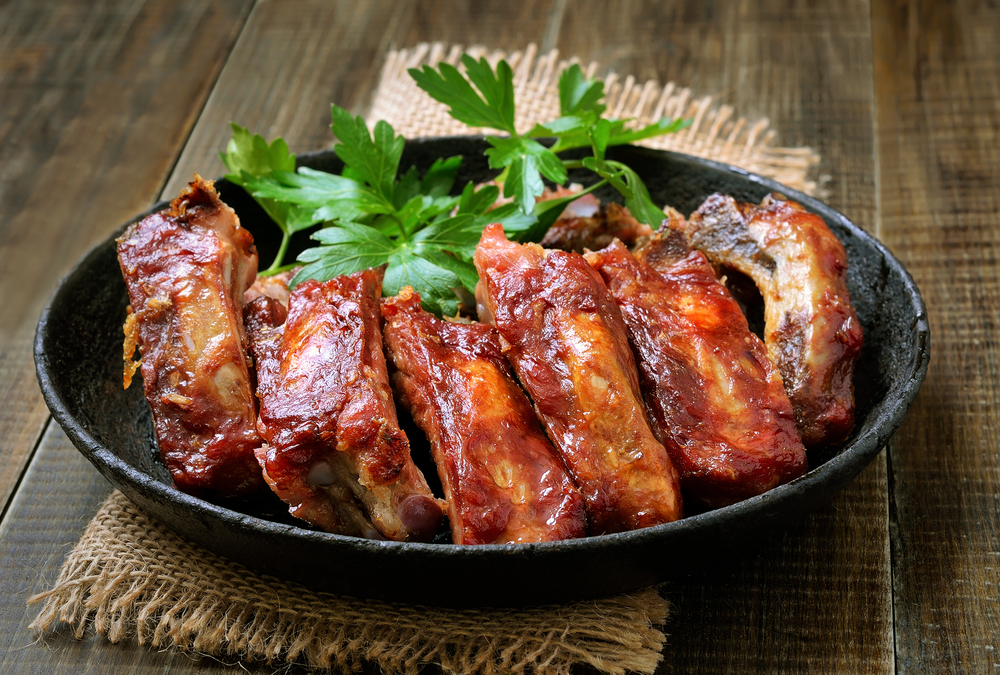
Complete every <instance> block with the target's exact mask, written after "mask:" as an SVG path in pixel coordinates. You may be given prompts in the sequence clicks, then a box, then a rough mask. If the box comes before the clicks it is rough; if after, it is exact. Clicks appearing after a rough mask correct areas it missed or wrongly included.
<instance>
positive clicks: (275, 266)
mask: <svg viewBox="0 0 1000 675" xmlns="http://www.w3.org/2000/svg"><path fill="white" fill-rule="evenodd" d="M291 239H292V235H290V234H289V233H288V232H285V231H284V230H282V232H281V246H279V247H278V255H276V256H274V262H272V263H271V266H270V267H268V268H267V269H266V270H264V271H263V272H261V273H260V274H261V276H265V277H269V276H271V275H273V274H278V273H279V272H281V271H282V269H281V267H282V265H281V263H282V262H284V260H285V253H287V252H288V242H289V241H291Z"/></svg>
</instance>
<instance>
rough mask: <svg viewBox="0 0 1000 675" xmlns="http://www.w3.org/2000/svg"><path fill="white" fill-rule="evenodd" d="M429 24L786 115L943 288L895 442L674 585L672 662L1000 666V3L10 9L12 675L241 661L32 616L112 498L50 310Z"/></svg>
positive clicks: (303, 0) (0, 418) (777, 122)
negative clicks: (64, 424)
mask: <svg viewBox="0 0 1000 675" xmlns="http://www.w3.org/2000/svg"><path fill="white" fill-rule="evenodd" d="M430 40H442V41H446V42H457V43H461V44H474V43H479V44H485V45H487V46H490V47H496V48H501V49H508V50H513V49H520V48H523V47H524V46H525V45H526V44H527V43H529V42H535V43H536V44H538V45H539V47H540V48H541V49H543V50H544V49H548V48H550V47H557V48H558V49H559V50H560V52H561V53H562V54H564V55H573V54H575V55H577V56H579V57H580V58H581V59H583V60H584V61H589V60H591V59H593V60H597V61H599V62H600V63H602V64H603V65H605V66H608V67H611V68H614V69H615V70H616V71H617V72H619V73H621V74H629V73H631V74H634V75H635V76H636V77H637V78H639V79H647V78H654V77H655V78H657V79H659V80H660V81H667V80H673V81H675V82H677V83H678V84H680V85H685V86H691V87H693V88H694V89H695V90H696V91H697V92H698V93H701V94H712V95H715V96H717V97H718V98H719V100H720V101H721V102H724V103H728V104H730V105H733V106H734V107H735V108H736V109H737V111H739V113H740V114H742V115H745V116H747V117H751V118H752V117H758V116H767V117H768V118H770V120H771V122H772V126H773V128H775V129H776V130H777V131H778V134H779V138H780V141H781V143H782V144H784V145H809V146H812V147H815V148H817V149H818V151H819V152H820V154H821V155H822V158H823V160H822V164H821V166H820V171H819V172H820V173H821V174H824V175H827V176H829V179H828V180H827V182H826V184H825V186H826V189H827V191H828V197H827V201H829V202H830V203H831V205H832V206H834V207H835V208H837V209H840V210H842V211H844V212H845V213H847V214H848V215H850V216H851V217H852V218H853V219H854V220H855V221H856V222H858V223H859V224H861V225H862V226H863V227H864V228H866V229H867V230H868V231H869V232H872V233H873V234H875V235H876V236H878V237H879V238H880V239H881V240H882V241H884V242H885V243H886V244H887V245H888V246H889V247H890V248H891V249H892V250H893V252H894V253H896V255H897V256H899V257H900V259H901V260H902V261H903V262H904V264H905V265H906V266H907V267H908V269H909V270H910V272H911V273H912V274H913V276H914V278H915V280H916V282H917V284H918V285H919V286H920V288H921V290H922V292H923V294H924V297H925V300H926V301H927V304H928V307H929V310H930V316H931V325H932V331H933V338H932V343H933V346H932V359H931V367H930V371H929V373H928V377H927V380H926V382H925V384H924V387H923V390H922V392H921V394H920V396H919V397H918V399H917V402H916V405H915V406H914V408H913V410H912V411H911V414H910V415H909V417H908V418H907V421H906V422H905V423H904V425H903V427H902V428H901V429H900V431H899V432H898V433H897V434H896V436H895V438H894V439H893V441H892V442H891V443H890V446H889V448H888V452H887V453H883V454H882V455H880V456H879V458H878V459H877V460H876V461H875V462H874V463H873V464H872V466H871V467H869V468H868V469H867V470H866V471H865V472H864V473H863V474H862V475H861V477H859V479H858V480H856V481H854V482H853V483H852V484H851V485H850V486H849V487H848V489H846V490H845V491H844V492H843V493H842V494H840V495H839V496H838V497H837V498H836V499H835V500H834V501H833V502H831V503H830V504H829V505H828V506H826V507H825V508H823V509H821V510H820V511H819V512H817V513H816V514H814V515H812V516H810V517H809V518H808V519H807V520H806V521H805V522H804V523H803V524H802V525H800V526H798V527H796V528H794V529H791V530H789V531H787V532H785V533H783V534H781V535H777V536H775V537H773V538H772V539H770V540H768V541H764V542H761V543H760V545H759V546H757V547H755V548H753V549H751V550H747V551H746V552H744V553H743V554H742V555H737V556H734V558H733V559H732V560H726V561H720V564H719V565H718V566H716V567H713V568H709V569H706V570H704V571H702V572H700V573H698V574H692V575H690V576H688V577H686V578H682V579H677V580H675V581H674V582H673V583H672V584H671V585H670V586H669V587H668V590H667V593H668V594H669V596H670V598H671V599H672V600H673V601H674V602H675V605H676V606H675V610H676V611H675V614H674V616H673V618H672V619H671V621H670V623H669V624H668V626H667V630H668V632H669V633H670V640H669V644H668V646H667V648H666V649H665V650H664V665H663V666H662V667H661V671H662V672H675V673H747V672H866V673H892V672H897V671H898V672H954V673H965V672H970V673H972V672H995V670H996V669H997V668H998V667H1000V665H998V664H1000V656H998V654H997V650H998V648H1000V645H998V635H1000V613H998V609H997V607H998V606H1000V602H998V600H1000V598H998V590H997V589H998V587H1000V586H998V585H1000V490H998V488H1000V485H998V483H1000V451H998V447H1000V439H998V433H997V432H998V428H997V424H998V416H1000V413H998V410H1000V400H998V398H1000V387H998V380H997V371H998V365H997V364H998V362H1000V361H998V357H1000V354H998V351H1000V340H998V335H997V328H998V325H1000V316H998V314H1000V310H998V301H1000V278H998V277H1000V271H998V270H1000V263H998V251H997V244H998V240H1000V49H998V48H997V46H996V45H997V43H998V42H1000V7H998V6H997V5H996V3H988V2H972V1H969V2H955V3H942V2H932V1H927V2H889V1H878V0H875V1H874V2H872V3H870V4H869V3H868V2H864V1H863V0H852V1H844V2H806V1H805V0H799V1H795V0H791V1H785V2H777V1H776V0H758V1H756V2H736V1H735V0H733V1H732V2H695V1H692V0H688V1H685V2H673V1H663V2H652V1H651V2H616V3H608V2H599V1H596V0H595V1H593V2H585V1H580V2H574V1H573V0H551V1H542V0H539V1H537V2H510V1H507V2H446V1H444V0H404V1H401V2H389V1H388V0H386V1H384V2H378V1H373V0H352V1H349V2H326V1H320V0H311V1H310V0H284V1H282V2H277V1H275V0H270V1H263V0H258V1H257V2H256V3H255V2H253V1H252V0H246V1H241V0H216V1H214V2H205V1H200V2H175V1H171V2H165V1H156V2H154V1H150V2H145V3H138V2H126V1H117V0H108V1H106V2H100V3H91V2H82V1H79V2H72V1H69V0H62V1H55V0H47V1H45V2H40V1H38V0H8V1H7V2H0V453H2V459H3V461H2V463H0V503H2V504H3V505H4V506H3V520H2V522H0V570H3V571H2V572H0V598H2V600H0V672H3V673H8V672H10V673H46V674H48V673H67V674H68V673H146V672H150V673H151V672H157V673H208V672H219V673H221V672H239V668H240V666H238V665H233V664H227V663H222V662H219V661H215V660H212V659H204V658H201V659H200V658H196V657H193V656H191V655H185V654H178V653H170V652H165V653H163V652H160V653H157V652H148V651H146V650H145V649H143V648H140V647H137V646H135V645H129V644H126V645H121V644H120V645H110V644H107V643H106V642H104V641H103V640H101V639H98V638H95V637H93V636H92V635H90V636H87V637H86V638H85V639H84V640H82V641H77V640H75V639H74V638H73V637H72V635H70V634H69V633H68V632H66V631H63V632H60V633H58V634H56V635H52V636H48V637H46V639H45V640H44V641H43V642H36V637H37V636H35V635H33V634H32V633H31V631H30V630H28V628H27V624H28V623H29V622H30V620H31V618H32V617H33V616H34V611H35V610H34V608H32V609H28V608H26V607H25V604H24V601H25V598H27V597H28V596H29V595H31V594H32V593H34V592H37V591H40V590H43V589H45V588H47V587H48V586H49V584H51V582H52V581H53V580H54V578H55V576H56V574H57V571H58V568H59V565H60V563H61V560H62V557H63V556H64V555H65V553H66V551H67V550H68V549H69V547H70V546H71V545H72V543H74V542H75V540H76V539H77V538H78V537H79V535H80V533H81V532H82V531H83V529H84V527H85V526H86V524H87V522H88V521H89V519H90V517H91V516H92V515H93V513H94V512H95V511H96V509H97V506H98V504H99V503H100V502H101V500H102V499H103V498H104V497H105V496H106V495H107V494H108V493H109V492H110V487H109V486H108V484H107V483H106V482H105V481H104V479H103V478H101V477H100V476H99V475H98V474H97V473H96V471H94V470H93V469H92V468H91V467H90V466H89V465H88V464H87V463H86V461H85V460H84V459H82V457H80V455H79V454H78V453H76V451H75V450H74V449H73V447H72V445H71V444H70V443H69V442H68V440H67V439H66V437H65V436H64V434H63V433H62V431H61V430H60V429H59V428H58V426H57V425H55V424H53V423H51V422H50V421H49V419H48V416H47V411H46V409H45V407H44V404H43V403H42V400H41V397H40V394H39V393H38V390H37V385H36V384H35V381H34V374H33V364H32V363H31V339H32V331H33V329H34V323H35V321H36V320H37V316H38V313H39V312H40V310H41V307H42V305H43V304H44V302H45V299H46V298H47V297H48V295H49V293H50V292H51V289H52V287H53V286H54V284H55V282H56V281H57V279H58V278H59V276H60V275H61V274H63V273H64V272H65V271H66V270H67V269H68V267H69V266H70V265H71V264H72V263H73V262H74V261H75V260H76V259H77V258H78V257H79V256H80V255H82V253H83V252H84V251H85V250H86V249H87V248H88V247H89V246H91V245H93V244H94V243H96V242H97V241H99V240H100V239H102V238H103V237H105V236H107V234H108V233H109V232H111V231H112V230H113V229H114V228H115V227H116V226H117V225H118V224H119V223H120V222H122V221H124V220H125V219H126V218H128V217H129V216H130V215H132V214H134V213H137V212H139V211H141V210H143V209H144V208H146V207H148V206H149V205H150V204H151V203H153V202H154V201H155V200H156V199H157V198H158V197H159V196H161V195H162V196H165V197H167V196H171V195H173V194H174V193H175V192H176V190H177V189H178V186H180V185H182V184H183V183H184V182H185V181H186V180H188V179H189V177H190V175H191V174H192V172H194V171H197V172H199V173H202V174H204V175H209V176H211V175H216V174H218V173H221V171H222V166H221V163H220V162H219V161H218V159H217V157H216V153H217V151H218V150H220V149H221V148H222V147H223V146H224V144H225V141H226V139H227V138H228V122H229V120H231V119H232V120H236V121H239V122H240V123H242V124H244V125H248V126H250V127H251V128H253V129H255V130H258V131H260V132H262V133H265V134H266V135H276V134H281V135H283V136H284V137H285V138H286V139H287V140H288V141H289V143H290V145H291V146H292V148H293V150H296V151H307V150H312V149H318V148H321V147H326V146H328V145H329V144H330V137H329V130H328V125H329V120H328V114H329V113H328V105H329V103H330V102H331V101H336V102H338V103H339V104H340V105H343V106H345V107H348V108H350V109H352V110H354V111H356V112H358V113H363V112H364V110H365V107H366V106H367V104H368V102H369V101H370V98H371V94H372V91H373V87H374V85H375V84H376V81H377V78H378V74H379V70H380V67H381V62H382V58H383V55H384V54H385V52H386V51H387V50H388V49H390V48H392V47H408V46H413V45H415V44H417V43H419V42H421V41H430ZM251 670H254V671H260V672H270V670H269V669H261V668H251Z"/></svg>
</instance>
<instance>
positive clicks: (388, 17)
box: [162, 0, 558, 199]
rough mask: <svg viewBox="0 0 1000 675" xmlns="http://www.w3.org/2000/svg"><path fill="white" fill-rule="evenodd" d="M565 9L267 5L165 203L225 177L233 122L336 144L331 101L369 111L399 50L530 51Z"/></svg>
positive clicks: (320, 0)
mask: <svg viewBox="0 0 1000 675" xmlns="http://www.w3.org/2000/svg"><path fill="white" fill-rule="evenodd" d="M557 9H558V7H557V3H555V2H552V1H551V0H540V1H539V2H531V3H520V4H512V3H510V2H498V1H496V0H493V1H491V2H475V3H470V2H462V1H460V0H451V1H433V0H419V1H415V0H405V1H400V2H394V1H392V0H372V1H370V2H358V1H357V0H342V1H338V2H328V1H327V0H294V1H286V2H281V3H277V2H262V3H260V4H258V5H257V7H256V8H255V9H254V11H253V13H252V15H251V16H250V19H249V21H248V22H247V27H246V30H245V31H244V34H243V35H242V36H241V37H240V40H239V42H238V43H237V44H236V47H235V48H234V50H233V54H232V57H231V58H230V59H229V62H228V63H227V64H226V67H225V69H224V70H223V72H222V74H221V76H220V78H219V82H218V85H217V86H216V87H215V89H214V90H213V92H212V95H211V97H209V100H208V104H207V105H206V106H205V110H204V112H203V113H202V115H201V117H200V119H199V120H198V124H197V126H196V127H195V129H194V131H193V133H192V134H191V138H190V140H189V142H188V143H187V145H186V146H185V148H184V152H183V154H182V155H181V157H180V160H179V161H178V162H177V167H176V170H175V171H174V173H173V175H172V176H171V179H170V181H169V182H168V183H167V185H166V186H165V187H164V190H163V195H162V198H163V199H168V198H170V197H171V196H173V195H175V194H177V193H178V192H179V191H180V189H181V188H182V187H183V186H184V185H185V184H186V183H187V182H188V181H190V180H191V176H192V174H193V173H194V172H199V173H201V174H202V175H206V176H215V175H220V174H223V173H225V167H224V166H223V165H222V162H221V161H220V160H219V159H218V156H217V153H218V152H219V151H220V150H223V149H224V148H225V145H226V142H227V141H228V140H229V137H230V130H229V122H230V121H234V122H238V123H239V124H241V125H243V126H246V127H249V128H250V129H252V130H253V131H254V132H256V133H259V134H261V135H263V136H265V137H266V138H267V139H268V140H270V139H272V138H274V137H276V136H282V137H283V138H284V139H285V140H286V141H287V142H288V144H289V147H291V149H292V151H293V152H307V151H310V150H320V149H323V148H329V147H332V145H333V136H332V134H331V132H330V104H331V103H336V104H337V105H339V106H341V107H343V108H346V109H348V110H351V111H352V112H354V113H355V114H362V113H364V112H365V108H366V106H367V105H368V103H369V101H370V100H371V95H372V93H373V92H374V91H375V86H376V84H377V81H378V78H379V75H380V73H381V68H382V65H383V62H384V59H385V55H386V53H387V51H388V50H389V49H390V48H395V47H407V46H413V45H415V44H417V43H419V42H425V41H437V40H440V41H445V42H451V43H460V44H477V43H479V44H482V43H485V44H488V45H490V46H491V47H495V48H498V49H511V50H513V49H520V48H523V47H524V46H525V45H526V44H527V43H528V42H531V41H535V42H542V41H543V40H544V38H545V35H546V31H547V29H548V27H549V25H550V24H551V23H552V21H553V20H554V18H556V17H557V16H558V13H557V12H556V10H557Z"/></svg>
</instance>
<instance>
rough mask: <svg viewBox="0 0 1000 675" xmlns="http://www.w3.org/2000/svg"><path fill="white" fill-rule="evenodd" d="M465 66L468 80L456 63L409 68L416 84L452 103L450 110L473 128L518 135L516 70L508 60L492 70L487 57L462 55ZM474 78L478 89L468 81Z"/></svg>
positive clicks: (445, 102)
mask: <svg viewBox="0 0 1000 675" xmlns="http://www.w3.org/2000/svg"><path fill="white" fill-rule="evenodd" d="M462 65H464V66H465V68H466V72H467V73H468V74H469V80H466V79H465V77H464V76H463V75H462V74H461V73H460V72H459V71H458V69H457V68H455V66H453V65H451V64H448V63H444V62H441V63H439V64H438V69H437V70H434V69H433V68H432V67H430V66H424V67H423V69H422V70H417V69H416V68H410V70H409V71H408V72H409V73H410V77H412V78H413V79H414V81H416V83H417V86H418V87H420V88H421V89H423V90H424V91H426V92H427V93H428V94H430V95H431V98H433V99H434V100H436V101H440V102H441V103H444V104H445V105H447V106H450V109H449V110H448V113H449V114H450V115H451V116H452V117H454V118H455V119H457V120H458V121H459V122H463V123H465V124H468V125H469V126H470V127H489V128H490V129H498V130H500V131H506V132H507V133H509V134H511V135H512V136H514V135H517V130H516V129H515V128H514V73H513V71H511V68H510V65H509V64H508V63H507V62H506V61H501V62H500V63H499V64H498V65H497V71H496V74H495V75H494V73H493V69H492V68H490V64H489V63H488V62H487V61H486V59H485V58H483V59H480V60H479V61H476V60H475V59H474V58H472V57H471V56H469V55H468V54H463V55H462ZM470 80H471V81H472V83H474V84H475V85H476V88H478V89H479V91H478V92H477V91H476V90H475V89H473V88H472V85H471V84H469V81H470Z"/></svg>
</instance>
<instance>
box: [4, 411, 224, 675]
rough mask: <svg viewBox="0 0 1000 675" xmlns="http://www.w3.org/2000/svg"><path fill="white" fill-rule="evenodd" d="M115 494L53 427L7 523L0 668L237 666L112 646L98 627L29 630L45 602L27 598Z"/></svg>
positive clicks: (96, 670)
mask: <svg viewBox="0 0 1000 675" xmlns="http://www.w3.org/2000/svg"><path fill="white" fill-rule="evenodd" d="M110 493H111V486H110V485H109V484H108V482H107V481H105V480H104V478H102V477H101V476H100V474H98V473H97V472H96V471H94V468H93V467H92V466H91V465H90V463H89V462H87V460H86V459H84V458H83V456H82V455H81V454H80V453H78V452H77V451H76V448H74V447H73V445H72V444H71V443H70V441H69V439H68V438H67V437H66V435H65V434H64V433H63V432H62V430H61V429H60V428H59V427H58V425H55V424H51V425H49V428H48V430H47V431H46V433H45V436H44V439H43V441H42V444H41V448H40V450H39V452H38V454H37V456H36V457H35V459H34V461H33V462H32V464H31V468H30V469H29V470H28V471H27V473H26V474H25V477H24V485H23V486H22V489H21V490H19V491H18V494H17V496H16V497H15V498H14V499H13V500H12V502H11V506H10V509H9V511H8V517H7V518H5V519H4V523H3V526H2V527H0V569H3V570H4V573H3V574H2V575H0V597H3V598H4V602H3V603H2V604H0V672H3V673H38V674H39V675H41V674H43V673H44V674H46V675H48V674H54V673H73V675H83V674H84V673H87V674H94V675H99V674H104V673H110V672H120V673H175V674H176V673H192V672H197V673H231V672H233V671H232V667H231V666H226V665H225V664H223V663H220V662H218V661H215V660H213V659H210V658H199V657H196V656H191V655H187V654H183V653H180V652H171V651H163V652H155V651H150V650H148V649H146V648H145V647H140V646H139V645H137V644H135V643H133V642H131V641H126V642H123V643H121V644H118V645H109V643H107V642H106V641H105V640H104V639H103V638H97V637H96V636H95V635H94V634H93V632H92V631H90V632H89V633H88V634H87V635H86V637H85V638H84V639H83V640H75V639H73V636H72V630H71V629H69V628H67V627H64V628H61V629H60V630H59V631H58V632H56V633H53V634H50V635H43V636H38V635H35V634H34V633H33V632H32V631H31V630H29V629H28V624H29V623H31V620H32V619H33V618H34V617H35V615H36V613H37V612H38V609H39V607H40V606H33V607H28V606H26V604H25V603H26V600H27V599H28V597H30V596H32V595H34V594H35V593H40V592H43V591H46V590H48V589H49V588H50V586H51V584H52V583H53V582H54V581H55V579H56V577H57V576H58V574H59V567H60V565H62V561H63V558H64V557H65V555H66V553H67V552H68V551H69V548H70V547H71V545H72V544H73V543H74V542H76V540H77V539H79V537H80V535H81V534H83V531H84V529H85V528H86V526H87V523H88V522H89V521H90V518H91V517H92V516H93V514H94V513H96V512H97V509H98V508H99V507H100V505H101V503H102V502H103V501H104V500H105V498H107V496H108V495H109V494H110ZM36 640H38V641H37V642H36ZM236 667H237V668H238V667H239V666H236Z"/></svg>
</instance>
